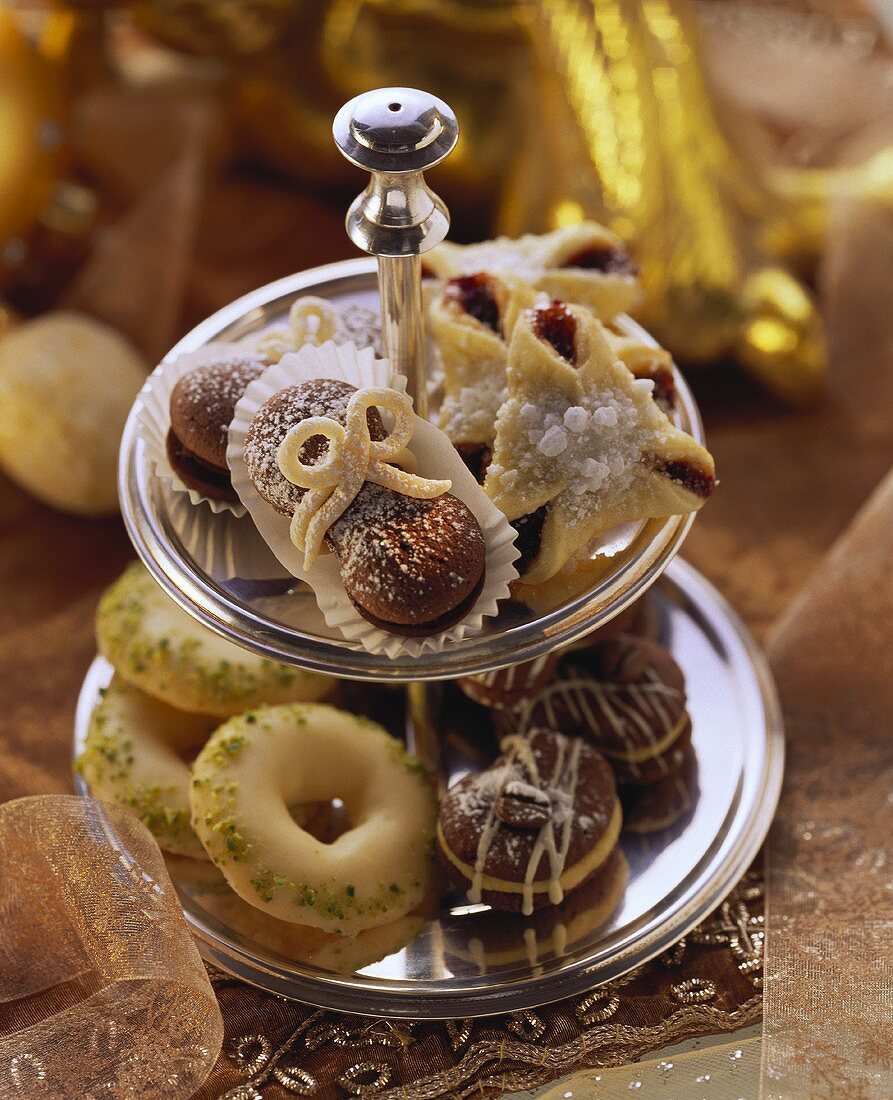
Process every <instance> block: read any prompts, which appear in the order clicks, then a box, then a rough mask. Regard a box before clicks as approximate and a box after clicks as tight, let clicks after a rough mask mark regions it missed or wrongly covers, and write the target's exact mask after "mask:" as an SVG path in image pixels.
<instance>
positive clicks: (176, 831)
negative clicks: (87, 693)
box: [76, 676, 217, 859]
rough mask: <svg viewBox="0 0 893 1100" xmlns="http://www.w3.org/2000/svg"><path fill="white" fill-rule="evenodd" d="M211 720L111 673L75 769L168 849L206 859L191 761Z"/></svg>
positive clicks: (97, 794)
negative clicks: (193, 811)
mask: <svg viewBox="0 0 893 1100" xmlns="http://www.w3.org/2000/svg"><path fill="white" fill-rule="evenodd" d="M216 724H217V723H216V721H215V720H214V719H213V718H206V717H203V716H202V715H199V714H184V713H182V712H181V711H177V710H174V709H173V707H168V706H165V704H164V703H159V702H158V700H157V699H153V698H151V696H149V695H145V694H144V693H143V692H141V691H139V690H137V688H134V687H131V686H130V685H129V684H126V683H125V682H124V681H123V680H122V679H121V678H120V677H118V676H115V677H114V678H113V679H112V682H111V683H110V684H109V686H108V687H107V688H106V689H105V691H104V692H103V694H102V698H101V699H100V701H99V702H98V703H97V705H96V706H95V708H94V709H93V713H92V715H91V716H90V727H89V730H88V732H87V739H86V741H85V743H84V751H83V752H82V753H81V755H80V756H79V757H78V760H77V764H76V767H77V770H78V771H79V772H80V773H81V775H83V777H84V779H85V780H86V781H87V784H88V786H89V788H90V793H91V794H92V795H93V797H94V798H98V799H101V800H105V801H107V802H115V803H117V804H118V805H119V806H126V807H127V808H128V809H129V810H132V811H133V813H134V814H136V816H137V817H138V818H139V819H140V821H142V823H143V824H144V825H145V826H147V828H148V829H149V831H150V832H151V833H152V834H153V835H154V836H155V839H156V840H157V841H158V843H159V845H160V846H161V847H162V848H164V850H165V851H166V852H174V853H175V854H176V855H180V856H193V857H194V858H196V859H207V858H208V857H207V855H206V853H205V850H204V848H203V847H202V846H201V844H200V843H199V839H198V837H197V836H196V835H195V833H194V832H193V830H192V826H191V825H190V823H189V780H190V772H189V765H188V764H186V763H185V762H184V760H183V759H182V757H181V756H180V755H179V754H180V753H181V752H185V751H189V750H193V751H194V750H195V749H196V748H198V746H199V745H201V744H203V743H204V742H205V741H206V740H207V738H208V736H209V734H210V733H211V731H212V730H213V729H214V727H215V725H216Z"/></svg>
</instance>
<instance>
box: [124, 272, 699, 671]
mask: <svg viewBox="0 0 893 1100" xmlns="http://www.w3.org/2000/svg"><path fill="white" fill-rule="evenodd" d="M305 294H314V295H317V296H319V297H322V298H328V299H330V300H332V301H333V302H336V303H338V302H340V303H349V302H355V303H359V304H363V305H366V306H370V307H372V308H377V306H378V282H377V278H376V265H375V260H373V259H359V260H347V261H344V262H342V263H336V264H329V265H327V266H325V267H317V268H313V269H311V270H309V271H304V272H300V273H299V274H297V275H291V276H289V277H288V278H285V279H280V280H279V281H278V282H275V283H270V284H269V285H267V286H264V287H260V288H259V289H258V290H255V291H252V293H250V294H247V295H245V297H243V298H240V299H238V300H237V301H235V302H233V303H232V304H231V305H228V306H226V307H225V308H224V309H221V310H220V311H219V312H217V313H215V314H214V315H213V316H212V317H209V318H208V319H207V320H206V321H203V322H202V323H201V324H200V325H198V326H197V327H196V328H194V329H193V330H192V331H191V332H190V333H189V334H188V335H187V336H185V337H184V338H183V339H182V340H181V341H180V342H179V343H178V344H177V345H176V347H174V348H173V349H172V350H171V352H170V354H169V358H173V357H176V356H177V355H180V354H182V353H184V352H190V351H195V350H197V349H198V348H200V347H202V346H203V345H205V344H207V343H209V342H211V341H213V340H230V341H235V340H242V339H244V338H246V337H250V336H252V335H254V334H257V333H259V332H261V331H262V330H263V329H265V328H268V327H269V326H271V325H275V324H277V323H281V322H282V321H283V320H284V319H285V317H286V315H287V313H288V309H289V307H290V306H291V304H292V302H293V301H294V300H295V299H296V298H298V297H300V296H301V295H305ZM622 323H623V325H624V327H625V328H627V329H628V330H629V331H630V332H631V333H633V332H634V333H635V334H636V335H637V336H638V337H639V338H641V339H642V340H645V341H650V337H648V336H647V334H646V333H645V332H644V331H643V330H642V329H640V328H639V327H638V326H637V325H635V324H634V322H632V321H630V320H628V319H622ZM676 385H677V387H678V395H679V412H678V417H677V423H678V424H679V426H680V427H682V428H684V429H685V430H686V431H688V432H690V433H691V434H692V435H693V436H694V437H695V439H697V440H698V441H699V442H700V441H703V440H702V435H703V433H702V428H701V421H700V418H699V416H698V411H697V408H696V406H695V403H694V399H693V398H692V395H691V391H690V390H689V389H688V387H687V386H686V384H685V381H684V379H683V378H682V377H681V376H680V375H679V374H678V372H677V375H676ZM119 493H120V498H121V511H122V513H123V516H124V521H125V524H126V526H127V530H128V533H129V535H130V538H131V540H132V542H133V544H134V546H135V548H136V550H137V553H138V554H139V556H140V557H141V558H142V560H143V562H144V563H145V565H146V567H147V568H148V569H149V571H150V573H151V574H152V575H153V576H154V577H155V579H156V580H157V581H158V583H159V584H160V585H161V587H162V588H163V589H164V590H165V591H166V592H167V593H168V594H169V595H170V596H171V597H173V599H174V600H176V602H177V603H178V604H180V605H181V606H182V607H183V608H184V609H185V610H186V611H187V612H189V614H190V615H192V616H194V617H195V618H196V619H198V620H199V621H200V622H202V623H204V624H205V625H206V626H209V627H210V628H211V629H212V630H214V631H216V632H217V633H218V634H222V635H223V636H224V637H226V638H229V639H230V640H232V641H234V642H236V643H237V644H238V645H241V646H244V647H245V648H247V649H250V650H253V651H255V652H257V653H260V654H263V655H264V656H267V657H272V658H274V659H276V660H279V661H284V662H286V663H288V664H295V665H300V666H301V667H303V668H308V669H313V670H316V671H319V672H326V673H329V674H331V675H334V676H343V677H348V678H350V679H354V680H378V681H381V680H392V681H395V682H396V681H403V680H437V679H446V678H450V677H456V676H463V675H468V674H470V673H476V672H484V671H487V670H489V669H494V668H501V667H504V666H506V665H512V664H516V663H517V662H519V661H525V660H530V659H532V658H534V657H537V656H539V655H541V654H543V653H545V652H548V651H550V650H552V649H554V648H556V647H557V646H560V645H565V644H568V643H570V642H573V641H574V640H575V639H577V638H579V637H581V636H583V635H584V634H587V633H589V632H590V631H592V630H594V629H596V628H597V627H599V626H601V625H603V624H604V623H606V622H608V621H609V620H610V619H612V618H613V617H614V616H615V615H617V614H618V613H619V612H621V611H622V610H623V609H624V608H625V607H627V606H628V605H629V604H630V603H632V601H633V600H635V599H636V598H637V597H638V596H639V595H641V593H642V592H644V591H645V590H646V589H647V588H648V587H649V586H650V585H651V584H653V582H654V581H655V580H656V579H657V578H658V577H659V576H660V574H661V573H662V572H663V571H664V569H665V568H666V567H667V565H668V564H669V563H670V561H671V560H672V559H673V557H674V555H675V554H676V552H677V550H678V549H679V547H680V545H681V543H682V541H683V539H684V538H685V536H686V534H687V533H688V530H689V528H690V526H691V523H692V519H693V517H692V516H671V517H670V518H668V519H665V520H653V521H649V522H647V523H644V524H642V526H641V528H640V529H639V531H638V533H637V534H636V535H635V537H634V538H632V540H631V541H629V540H627V541H626V542H625V543H624V544H623V545H622V549H620V550H619V552H617V553H615V554H614V555H613V556H608V555H607V554H606V553H605V552H604V551H602V552H600V553H599V554H597V555H594V556H593V559H592V569H591V572H590V573H589V574H588V578H587V587H586V588H585V590H583V591H582V592H580V591H577V592H569V593H566V594H564V595H562V596H561V597H560V598H559V599H558V601H557V603H556V605H555V606H553V607H552V608H551V609H550V610H548V611H542V610H540V611H539V612H536V611H532V610H530V609H529V608H527V607H526V606H522V605H520V604H517V603H515V602H513V601H505V603H504V604H503V605H502V610H501V612H500V614H499V615H498V616H496V617H495V618H492V619H487V620H485V625H484V630H483V631H482V632H481V633H479V634H476V635H473V636H471V637H467V638H465V639H463V640H462V641H461V642H457V643H454V644H452V645H450V646H449V647H448V648H446V649H444V650H443V651H442V652H438V653H425V654H423V655H422V656H420V657H412V658H410V657H400V658H396V659H391V658H387V657H379V656H375V655H372V654H370V653H367V652H365V650H362V649H357V648H354V647H353V646H351V645H349V644H348V643H347V642H345V641H344V639H342V638H341V637H340V635H335V634H334V633H333V632H332V631H331V630H330V629H329V628H328V627H327V626H326V624H325V623H324V621H323V619H322V616H321V615H320V613H319V611H318V609H317V607H316V602H315V600H314V598H313V596H312V594H309V593H306V592H301V591H294V590H291V586H290V584H289V579H288V578H287V576H286V575H285V574H284V571H283V568H282V566H281V565H280V564H279V563H278V562H277V561H276V559H275V557H274V556H273V554H272V552H271V551H269V550H268V548H267V547H266V545H265V544H264V543H263V541H262V540H261V538H260V536H259V535H258V534H257V532H256V530H255V528H254V525H253V523H252V521H251V518H250V517H249V516H245V517H243V518H241V519H235V518H234V517H233V516H232V515H230V514H229V513H222V514H218V515H213V514H212V513H211V512H210V510H209V509H208V508H207V507H206V506H205V505H199V506H193V505H192V504H190V503H189V500H188V498H187V497H186V496H185V495H184V494H177V493H173V492H171V491H169V490H167V489H165V487H164V486H163V485H162V484H161V483H160V482H159V481H158V479H157V478H156V477H155V476H154V473H153V470H152V467H151V464H150V462H149V460H148V457H147V454H146V447H145V443H144V441H143V440H142V439H141V438H140V436H139V434H138V431H137V419H136V416H135V412H132V413H131V415H130V418H129V420H128V422H127V426H126V428H125V430H124V436H123V439H122V443H121V460H120V469H119ZM295 583H297V582H295Z"/></svg>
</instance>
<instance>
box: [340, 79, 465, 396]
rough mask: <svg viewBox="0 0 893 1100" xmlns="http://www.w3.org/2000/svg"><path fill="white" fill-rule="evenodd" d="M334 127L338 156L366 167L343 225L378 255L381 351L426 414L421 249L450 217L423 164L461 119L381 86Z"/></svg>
mask: <svg viewBox="0 0 893 1100" xmlns="http://www.w3.org/2000/svg"><path fill="white" fill-rule="evenodd" d="M332 132H333V134H334V137H335V144H336V145H337V146H338V148H339V149H340V150H341V152H342V153H343V154H344V156H345V157H346V158H347V159H348V160H349V161H350V162H351V163H352V164H355V165H356V166H357V167H358V168H365V169H366V171H368V172H371V173H372V178H371V179H370V181H369V185H368V187H367V188H366V190H365V191H363V193H362V194H361V195H358V196H357V198H356V199H355V200H354V202H353V203H352V204H351V207H350V209H349V210H348V212H347V233H348V236H349V237H350V239H351V240H352V241H353V242H354V244H355V245H357V246H358V247H359V248H361V249H362V250H363V251H364V252H368V253H370V254H371V255H373V256H376V257H378V285H379V293H380V296H381V321H382V340H383V343H384V351H385V354H386V355H387V356H388V358H389V359H390V360H391V363H392V364H393V365H394V367H395V368H396V370H397V371H399V372H400V373H401V374H404V375H406V377H407V379H408V380H409V392H410V394H411V396H412V398H413V401H414V402H415V408H416V412H417V413H418V414H419V416H423V417H427V415H428V375H427V366H426V362H425V326H424V317H423V313H422V261H421V256H422V253H424V252H427V251H428V250H429V249H431V248H433V247H434V246H435V245H436V244H439V243H440V242H441V241H442V240H443V239H444V237H445V236H446V234H447V230H448V229H449V226H450V217H449V213H448V212H447V208H446V206H444V204H443V202H442V200H441V199H440V198H438V196H437V195H435V194H434V192H433V191H432V190H431V189H430V188H429V187H428V185H427V183H426V182H425V177H424V175H423V172H424V171H425V169H427V168H431V167H433V166H434V165H435V164H439V163H440V162H441V161H442V160H443V159H444V157H446V156H447V155H448V154H449V153H450V152H451V151H452V150H453V148H454V147H455V145H456V141H457V140H458V137H459V124H458V123H457V121H456V116H455V115H454V114H453V112H452V111H451V110H450V108H449V107H448V106H447V105H446V103H444V102H443V100H441V99H438V98H437V97H436V96H433V95H429V94H428V93H427V92H420V91H418V90H417V89H415V88H379V89H377V90H376V91H373V92H365V93H364V94H363V95H359V96H357V97H356V98H355V99H352V100H350V102H349V103H345V105H344V106H343V107H342V108H341V110H340V111H339V112H338V114H337V115H336V116H335V121H334V123H333V126H332Z"/></svg>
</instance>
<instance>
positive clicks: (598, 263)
mask: <svg viewBox="0 0 893 1100" xmlns="http://www.w3.org/2000/svg"><path fill="white" fill-rule="evenodd" d="M561 266H562V267H579V268H582V269H583V270H585V271H601V272H603V273H604V274H605V275H638V273H639V268H638V265H637V264H636V262H635V260H634V259H633V258H632V256H630V254H629V253H628V252H627V251H626V249H624V248H614V247H613V246H612V245H609V244H605V245H597V246H593V247H592V248H584V249H583V250H582V251H581V252H577V253H575V254H574V255H573V256H571V257H570V258H569V259H567V260H565V261H564V263H563V264H562V265H561Z"/></svg>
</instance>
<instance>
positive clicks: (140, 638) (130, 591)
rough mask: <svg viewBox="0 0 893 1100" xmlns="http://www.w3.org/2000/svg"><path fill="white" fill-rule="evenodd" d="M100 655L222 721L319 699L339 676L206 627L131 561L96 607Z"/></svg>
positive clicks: (153, 689)
mask: <svg viewBox="0 0 893 1100" xmlns="http://www.w3.org/2000/svg"><path fill="white" fill-rule="evenodd" d="M96 637H97V642H98V645H99V652H100V653H101V654H102V655H103V657H105V658H106V660H107V661H109V662H110V663H111V664H112V665H114V667H115V671H116V672H117V673H118V674H119V676H121V678H122V679H124V680H126V681H127V682H128V683H131V684H133V685H134V686H135V687H138V688H140V689H141V690H142V691H145V692H147V693H148V694H149V695H152V696H154V697H155V698H157V699H160V700H162V701H163V702H165V703H167V704H169V705H170V706H172V707H177V708H178V709H180V710H186V711H192V712H196V713H199V714H213V715H216V716H219V717H222V718H225V717H228V716H229V715H232V714H239V713H240V712H241V711H243V710H246V709H248V708H249V707H253V706H257V705H258V704H260V703H281V702H293V701H304V700H311V701H312V700H315V699H319V698H321V697H322V696H323V695H325V694H326V692H327V691H329V690H330V688H331V687H332V685H333V683H334V681H333V680H332V679H331V678H330V677H328V676H323V675H321V674H320V673H316V672H306V671H304V670H303V669H299V668H294V667H292V666H289V665H282V664H279V663H278V662H276V661H270V660H267V658H265V657H258V656H255V655H254V654H253V653H249V652H247V651H246V650H244V649H241V648H240V647H239V646H237V645H234V644H233V643H232V642H228V641H226V640H225V639H224V638H221V637H219V636H218V635H216V634H214V633H213V632H212V631H210V630H208V629H207V628H206V627H203V626H201V625H200V624H199V623H197V622H196V621H195V620H194V619H192V618H191V617H190V616H189V615H187V614H186V612H185V611H182V610H181V609H180V608H179V607H178V606H177V605H176V604H175V603H174V601H173V600H172V599H171V598H170V597H169V596H166V595H165V594H164V592H163V591H162V590H161V589H160V588H159V587H158V585H157V584H156V583H155V581H154V580H153V579H152V578H151V577H150V576H149V574H148V572H147V571H146V570H145V569H144V568H143V566H142V565H140V564H139V562H132V563H131V564H130V565H129V566H128V567H127V569H126V570H125V571H124V573H123V574H122V575H121V576H120V577H119V578H118V580H117V581H115V582H114V584H112V585H111V586H110V587H109V588H108V589H107V590H106V592H105V593H104V594H103V597H102V599H101V600H100V602H99V607H98V609H97V612H96Z"/></svg>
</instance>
